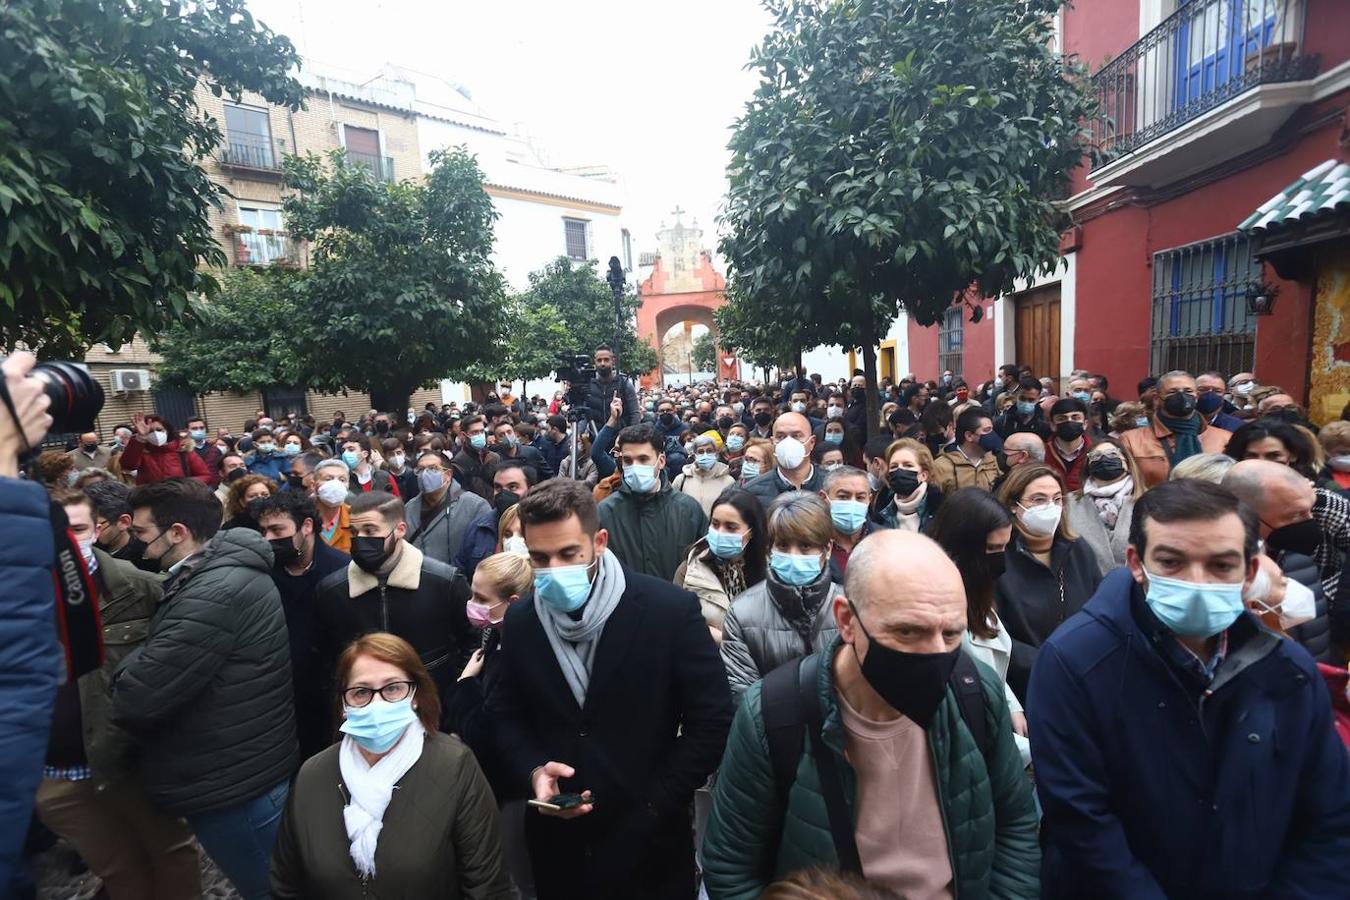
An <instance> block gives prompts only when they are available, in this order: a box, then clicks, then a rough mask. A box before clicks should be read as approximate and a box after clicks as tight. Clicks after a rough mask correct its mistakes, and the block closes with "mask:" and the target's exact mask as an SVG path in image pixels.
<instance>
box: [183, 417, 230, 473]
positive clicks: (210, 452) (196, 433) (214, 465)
mask: <svg viewBox="0 0 1350 900" xmlns="http://www.w3.org/2000/svg"><path fill="white" fill-rule="evenodd" d="M187 430H188V437H189V438H191V439H192V452H193V453H196V454H197V455H198V456H200V457H201V460H202V462H203V463H205V464H206V471H208V472H211V473H212V475H213V477H214V473H216V472H218V471H219V470H220V457H221V452H222V451H221V450H220V448H219V447H217V446H216V441H215V440H214V439H213V438H212V437H211V429H210V428H209V427H208V426H207V424H206V420H205V419H203V418H202V417H201V416H197V417H195V418H192V419H188V420H187ZM219 483H220V482H219V480H214V481H212V482H210V483H209V484H208V486H209V487H215V486H216V485H217V484H219Z"/></svg>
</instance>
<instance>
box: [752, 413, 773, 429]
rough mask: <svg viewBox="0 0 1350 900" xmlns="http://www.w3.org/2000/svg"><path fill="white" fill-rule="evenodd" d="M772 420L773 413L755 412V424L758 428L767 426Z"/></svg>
mask: <svg viewBox="0 0 1350 900" xmlns="http://www.w3.org/2000/svg"><path fill="white" fill-rule="evenodd" d="M772 421H773V413H768V412H757V413H755V424H756V425H758V426H759V427H760V428H768V427H769V423H770V422H772Z"/></svg>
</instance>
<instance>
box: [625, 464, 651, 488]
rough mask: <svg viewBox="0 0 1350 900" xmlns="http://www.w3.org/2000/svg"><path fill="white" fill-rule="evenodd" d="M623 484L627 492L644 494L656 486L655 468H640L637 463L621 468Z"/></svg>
mask: <svg viewBox="0 0 1350 900" xmlns="http://www.w3.org/2000/svg"><path fill="white" fill-rule="evenodd" d="M623 483H624V484H626V485H628V488H629V490H633V491H637V492H639V493H645V492H646V491H650V490H651V489H652V488H653V487H655V486H656V466H642V465H638V464H637V463H633V464H631V465H627V466H624V467H623Z"/></svg>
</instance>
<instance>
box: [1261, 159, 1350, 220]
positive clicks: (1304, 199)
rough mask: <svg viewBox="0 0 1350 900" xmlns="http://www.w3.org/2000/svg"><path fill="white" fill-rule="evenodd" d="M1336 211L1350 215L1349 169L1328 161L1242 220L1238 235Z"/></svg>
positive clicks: (1349, 166)
mask: <svg viewBox="0 0 1350 900" xmlns="http://www.w3.org/2000/svg"><path fill="white" fill-rule="evenodd" d="M1337 211H1340V212H1350V165H1347V164H1345V163H1343V162H1337V161H1336V160H1334V159H1329V160H1327V161H1326V162H1324V163H1322V164H1321V165H1319V166H1317V167H1316V168H1314V169H1310V170H1308V171H1307V172H1304V173H1303V176H1302V177H1301V178H1299V179H1297V180H1296V181H1295V182H1294V183H1293V184H1291V185H1289V187H1287V188H1285V189H1284V190H1282V191H1280V192H1279V193H1278V194H1276V195H1275V196H1274V197H1271V198H1270V199H1269V200H1267V201H1266V202H1265V203H1262V204H1261V205H1260V206H1258V207H1257V208H1256V212H1254V213H1252V214H1251V215H1250V216H1248V217H1247V218H1245V219H1243V220H1242V224H1240V225H1238V231H1244V232H1247V233H1249V234H1254V233H1258V232H1262V231H1268V230H1270V229H1274V228H1281V227H1284V226H1288V225H1294V224H1302V223H1306V222H1310V221H1312V220H1313V219H1316V218H1319V217H1321V216H1326V215H1332V214H1334V213H1336V212H1337Z"/></svg>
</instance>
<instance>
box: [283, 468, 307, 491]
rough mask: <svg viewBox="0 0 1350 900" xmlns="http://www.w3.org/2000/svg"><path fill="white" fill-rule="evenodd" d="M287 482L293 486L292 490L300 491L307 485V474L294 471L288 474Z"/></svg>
mask: <svg viewBox="0 0 1350 900" xmlns="http://www.w3.org/2000/svg"><path fill="white" fill-rule="evenodd" d="M286 483H287V484H289V485H290V486H291V490H293V491H300V490H304V487H305V476H303V475H296V474H295V473H294V472H292V473H291V474H289V475H287V476H286Z"/></svg>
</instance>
